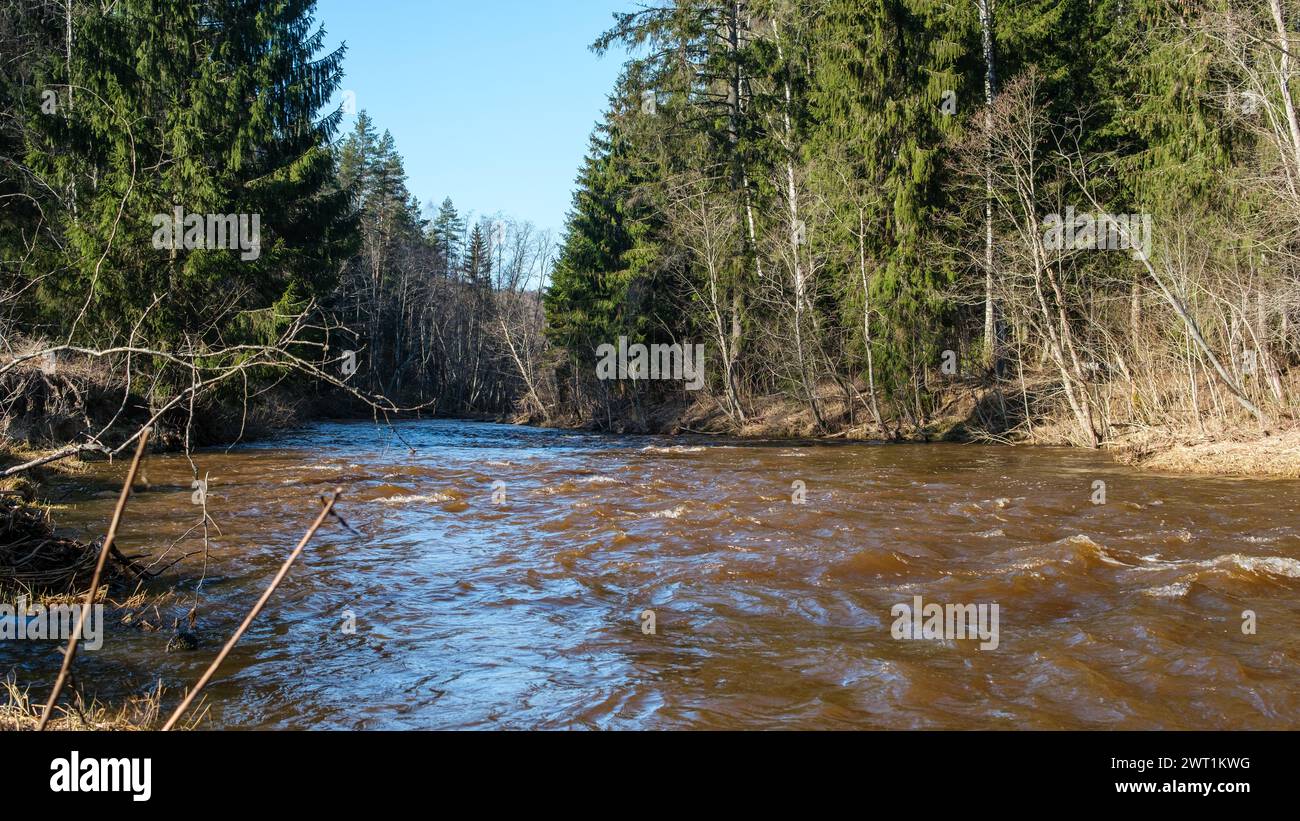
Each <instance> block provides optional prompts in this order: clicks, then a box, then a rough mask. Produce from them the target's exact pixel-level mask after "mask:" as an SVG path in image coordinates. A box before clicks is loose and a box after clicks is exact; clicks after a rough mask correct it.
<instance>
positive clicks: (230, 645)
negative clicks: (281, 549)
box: [163, 487, 343, 732]
mask: <svg viewBox="0 0 1300 821" xmlns="http://www.w3.org/2000/svg"><path fill="white" fill-rule="evenodd" d="M342 492H343V488H339V487H336V488H334V492H333V493H332V494H331V495H330V498H329V500H328V501H326V502H325V505H324V506H323V507H322V508H321V511H320V514H319V515H317V516H316V521H314V522H312V523H311V527H309V528H307V532H306V533H304V534H303V536H302V538H301V539H300V540H299V541H298V545H297V546H296V547H294V549H293V552H292V553H290V554H289V557H288V558H287V559H285V560H284V564H282V565H280V570H279V572H278V573H276V574H275V578H273V579H271V583H270V584H268V585H267V586H266V590H264V591H262V596H261V598H259V599H258V600H257V604H255V605H253V609H252V610H249V611H248V615H247V616H244V621H243V623H241V624H240V625H239V628H238V629H236V630H235V632H234V634H233V635H231V637H230V638H229V640H227V641H226V645H225V646H224V647H222V648H221V652H220V653H217V657H216V658H215V659H213V660H212V664H210V665H208V669H207V670H205V671H204V673H203V675H202V676H201V677H200V678H199V681H198V683H197V684H195V685H194V689H192V690H190V692H189V694H188V695H187V696H185V700H184V701H182V702H181V703H180V706H178V707H177V708H176V711H175V712H173V713H172V714H171V718H169V719H167V723H166V724H164V725H163V732H167V731H168V730H170V729H171V728H172V727H174V726H175V725H176V722H177V720H178V719H180V717H181V715H182V714H183V713H184V712H185V711H186V710H187V709H189V706H190V703H191V702H193V701H194V697H195V696H197V695H198V694H199V691H200V690H202V689H203V688H204V687H205V686H206V685H207V683H208V682H209V681H210V680H211V679H212V676H213V674H215V673H216V672H217V668H218V667H220V666H221V662H223V661H225V660H226V656H228V655H230V651H231V650H233V649H234V647H235V643H236V642H238V641H239V639H240V638H241V637H243V635H244V633H245V632H246V631H247V630H248V628H249V627H250V626H251V625H252V624H253V620H254V619H256V618H257V616H258V614H259V613H261V612H262V608H263V607H265V606H266V603H267V601H269V600H270V598H271V594H272V593H274V592H275V589H276V588H277V587H279V586H280V582H282V581H284V577H285V576H287V575H288V574H289V568H290V567H292V566H293V563H294V562H295V561H296V560H297V559H298V556H300V555H301V554H302V551H303V548H305V547H306V546H307V542H309V541H311V537H312V536H314V535H316V531H317V530H318V529H319V528H320V526H321V523H322V522H324V521H325V517H326V516H328V515H329V514H330V511H331V510H333V509H334V503H335V502H337V501H338V498H339V494H341V493H342Z"/></svg>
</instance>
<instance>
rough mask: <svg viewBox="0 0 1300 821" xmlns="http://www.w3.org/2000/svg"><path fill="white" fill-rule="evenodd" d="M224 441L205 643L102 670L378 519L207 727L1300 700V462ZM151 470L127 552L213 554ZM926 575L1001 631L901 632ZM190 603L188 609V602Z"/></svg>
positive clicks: (1270, 706)
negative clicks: (302, 541)
mask: <svg viewBox="0 0 1300 821" xmlns="http://www.w3.org/2000/svg"><path fill="white" fill-rule="evenodd" d="M193 459H194V463H195V465H196V466H197V469H198V473H199V475H203V474H205V473H206V474H209V475H210V488H209V494H208V507H209V510H210V512H211V514H212V516H213V518H214V519H215V521H216V523H217V524H218V525H219V527H220V535H216V533H215V532H214V533H213V535H212V538H211V545H210V555H209V561H208V567H207V572H206V580H205V581H204V582H203V584H202V586H201V589H200V590H199V593H198V602H199V623H198V627H199V632H200V635H201V636H202V637H203V639H204V644H203V646H201V647H200V649H198V650H196V651H194V652H172V653H168V652H166V651H165V645H166V644H167V640H168V638H169V636H170V630H169V629H166V630H161V631H159V632H155V633H149V632H145V631H143V630H140V629H138V628H133V627H127V626H120V625H119V626H114V627H113V628H112V629H111V632H110V633H109V635H108V637H107V639H106V641H105V646H104V647H103V649H101V650H99V651H98V652H94V653H85V654H83V655H82V656H81V657H80V658H79V659H78V670H79V675H80V680H81V681H82V683H83V686H84V688H85V689H86V690H87V692H88V694H97V695H99V696H100V697H102V698H106V699H119V698H121V697H122V696H124V695H126V694H131V693H138V692H142V691H144V690H146V689H148V688H149V686H150V685H151V684H153V683H155V682H156V681H157V680H158V679H159V678H160V677H161V678H162V679H163V681H164V683H165V684H166V685H167V686H168V687H169V689H171V690H172V691H173V692H179V691H180V690H181V689H183V688H184V687H185V686H187V685H188V684H190V683H192V682H193V681H194V680H195V679H196V678H197V677H198V675H199V674H200V673H201V671H202V670H203V668H204V667H205V666H206V665H207V663H208V662H209V661H210V659H211V658H212V656H213V655H214V654H215V653H216V651H217V649H218V648H219V647H220V644H221V642H222V641H223V640H224V638H225V636H227V635H229V633H230V631H231V630H232V629H233V628H234V627H235V626H236V625H237V624H238V622H239V620H240V619H241V618H242V616H243V614H244V613H245V612H246V611H247V609H248V607H249V606H251V605H252V603H253V601H254V600H255V599H256V597H257V595H258V594H259V593H260V591H261V589H262V587H263V586H264V585H265V583H266V582H267V581H268V580H269V579H270V577H271V576H272V574H273V573H274V572H275V569H276V568H277V567H278V565H279V563H280V562H281V561H282V560H283V558H284V556H285V555H286V554H287V553H288V552H289V550H290V549H291V548H292V546H293V544H294V542H295V541H296V540H297V539H298V538H299V536H300V535H301V534H302V532H303V530H304V529H305V528H306V526H307V524H308V523H309V522H310V521H311V519H312V518H313V516H314V515H315V513H316V512H317V510H318V509H319V501H318V500H319V497H320V496H321V494H323V493H325V492H327V491H328V490H329V489H331V488H333V487H335V486H341V487H343V488H344V496H343V499H342V501H341V502H340V506H339V510H340V511H341V512H342V514H343V516H344V517H345V518H346V520H347V521H348V523H349V524H350V525H351V526H352V527H353V528H354V529H355V530H356V531H357V533H356V534H353V533H349V532H348V531H347V530H345V529H343V528H342V527H340V526H339V525H337V524H330V525H328V526H327V527H326V528H324V529H323V530H322V531H321V533H320V534H319V535H318V536H317V538H316V540H315V541H313V542H312V544H311V545H310V546H309V547H308V549H307V551H306V553H305V554H304V556H303V558H302V559H301V560H300V561H299V563H298V564H297V565H296V566H295V567H294V568H293V570H292V571H291V573H290V576H289V578H288V579H287V580H286V581H285V583H284V585H283V586H282V587H281V588H280V590H279V591H278V592H277V594H276V595H275V597H274V598H273V599H272V601H271V604H270V605H269V606H268V608H267V610H266V612H265V613H264V614H263V616H262V618H261V619H260V620H259V621H258V622H257V623H256V624H255V625H254V627H253V628H252V629H251V630H250V632H249V633H248V634H247V635H246V636H245V638H244V640H243V641H242V643H241V644H240V645H239V646H238V647H237V648H236V649H235V651H234V653H233V654H232V655H231V656H230V658H229V659H228V660H227V661H226V663H225V665H224V666H223V668H222V670H221V672H220V673H219V675H218V678H217V679H216V680H215V681H214V682H213V684H212V685H210V686H209V687H208V689H207V691H206V692H207V694H208V696H209V703H210V708H211V712H210V721H209V725H208V726H213V727H226V728H335V729H338V728H366V729H378V728H384V729H403V728H572V727H588V728H637V729H641V728H778V727H780V728H1008V729H1010V728H1116V729H1118V728H1278V727H1287V728H1296V727H1300V670H1298V668H1297V661H1300V607H1298V606H1297V599H1296V594H1297V592H1300V538H1298V537H1297V525H1300V513H1297V511H1298V510H1300V482H1285V481H1238V480H1227V479H1205V478H1184V477H1168V476H1158V475H1151V474H1146V473H1142V472H1139V471H1135V470H1132V469H1129V468H1125V467H1122V466H1118V465H1116V464H1114V463H1113V462H1112V461H1110V459H1109V458H1107V457H1106V456H1104V455H1100V454H1094V453H1086V452H1079V451H1072V450H1059V449H1032V448H1005V447H975V446H958V445H914V446H895V445H865V444H863V445H854V444H843V445H825V444H822V445H801V444H792V443H747V442H735V441H727V440H708V439H689V438H675V439H667V438H658V437H633V438H612V437H605V436H599V435H594V434H586V433H576V432H561V431H551V430H538V429H530V428H519V427H510V426H501V425H491V424H483V423H473V422H458V421H426V422H411V423H403V424H400V425H398V426H397V427H396V428H395V429H390V428H386V427H377V426H374V425H370V424H351V423H349V424H333V423H331V424H322V425H318V426H314V427H311V428H309V429H307V430H305V431H304V432H302V433H300V434H296V435H294V436H291V437H288V438H284V439H279V440H276V441H274V442H268V443H261V444H256V445H246V446H240V447H237V448H234V449H231V450H229V451H227V450H225V449H219V450H211V451H203V452H200V453H196V454H194V456H193ZM124 468H125V465H123V464H122V463H118V464H117V465H114V466H103V467H100V468H97V469H96V472H95V473H94V474H92V475H91V476H90V477H88V478H87V480H86V481H84V482H79V483H78V484H77V485H76V486H72V487H69V488H67V489H66V491H67V492H68V493H69V494H70V498H80V499H82V501H78V502H77V503H76V504H74V505H73V506H71V507H70V508H68V509H64V510H61V511H59V512H58V514H57V518H58V521H59V523H60V524H61V525H63V526H65V527H67V528H69V529H71V530H73V531H76V530H80V531H81V532H82V533H83V534H85V535H88V536H90V535H98V534H100V533H102V532H103V529H104V527H105V525H106V522H107V519H108V517H109V513H110V512H111V509H112V506H113V503H114V501H115V496H116V489H115V484H116V483H117V482H120V477H121V476H122V474H123V472H124ZM145 474H146V476H147V479H148V481H149V484H150V489H149V490H148V491H145V492H141V493H138V494H137V495H135V496H133V497H132V500H131V502H130V506H129V508H128V515H127V517H126V520H125V523H124V526H123V532H122V536H121V543H122V547H123V550H124V551H125V552H127V553H137V552H146V551H149V552H152V553H154V554H157V553H158V552H159V550H160V548H162V547H164V546H166V545H169V544H172V543H173V542H177V544H176V549H175V550H173V552H172V554H171V555H172V557H173V558H174V557H175V556H176V555H177V553H178V552H179V551H196V550H201V548H202V542H201V539H197V538H196V534H195V533H194V532H192V531H191V528H193V526H194V525H195V524H196V523H197V522H198V520H199V508H198V507H197V506H196V505H194V504H193V503H192V502H193V499H192V495H193V490H192V488H191V480H192V478H193V475H194V473H193V469H192V468H191V466H190V463H189V461H187V459H186V458H185V457H184V456H183V455H155V456H150V457H149V458H148V462H147V465H146V468H145ZM1098 481H1101V482H1104V483H1105V497H1106V498H1105V504H1094V503H1093V500H1094V498H1095V493H1096V487H1097V486H1095V485H1094V483H1095V482H1098ZM796 482H802V483H803V487H805V488H806V501H805V503H803V504H797V503H796V501H795V500H793V499H792V496H794V495H795V491H796V490H797V489H798V488H799V486H798V485H795V483H796ZM498 483H499V484H498ZM494 493H495V501H494ZM87 497H89V498H87ZM187 531H191V532H190V533H189V535H188V536H186V535H185V534H186V533H187ZM177 540H180V541H177ZM202 569H203V557H202V555H194V556H190V557H189V558H188V559H186V560H185V561H183V562H182V563H180V564H179V565H177V566H176V567H174V568H172V569H171V570H170V571H168V572H167V573H165V574H164V575H163V576H162V577H160V578H159V579H158V580H157V581H156V582H155V583H154V588H153V589H155V590H158V589H165V588H166V587H167V586H170V585H173V584H177V583H180V584H182V585H183V587H184V590H183V594H184V595H185V596H187V597H188V596H191V595H192V594H193V589H194V586H195V584H196V582H197V580H198V578H199V576H200V574H201V572H202ZM918 595H919V596H922V597H923V600H924V601H925V602H934V603H940V604H945V603H964V604H981V603H984V604H990V603H996V604H997V605H998V607H999V633H1000V635H999V644H998V647H997V649H996V650H981V649H980V648H979V642H978V641H977V640H951V641H950V640H946V639H945V640H937V641H936V640H910V641H909V640H898V639H895V638H893V637H892V636H891V625H892V624H893V621H894V617H893V616H892V615H891V608H893V607H894V606H895V605H897V604H900V603H911V602H912V601H913V597H914V596H918ZM164 610H166V612H160V613H159V614H158V617H159V619H161V620H162V621H165V623H166V625H168V627H170V625H171V622H172V619H174V618H175V617H176V616H179V615H182V614H183V612H184V607H183V606H181V605H179V604H176V605H172V606H171V607H170V608H164ZM646 610H651V611H653V613H654V617H655V632H654V633H653V634H647V633H646V632H644V630H643V623H642V614H643V612H644V611H646ZM1246 610H1250V611H1253V612H1254V614H1255V618H1256V622H1257V628H1256V632H1255V634H1254V635H1249V634H1245V633H1243V631H1242V624H1243V618H1242V614H1243V611H1246ZM350 616H354V617H355V625H356V629H355V632H347V631H345V630H344V629H343V628H344V626H345V624H346V623H348V622H349V618H350ZM5 644H6V645H8V646H4V645H0V671H8V670H10V669H11V668H15V667H16V668H17V675H18V676H19V678H20V679H21V680H22V681H23V682H25V683H30V684H33V685H34V692H35V693H39V694H43V693H44V692H46V688H47V687H48V685H49V682H50V681H51V680H52V679H53V676H54V673H55V672H56V671H57V667H58V653H59V648H58V647H57V646H53V645H48V644H36V643H24V644H21V645H19V644H17V643H14V642H8V643H5Z"/></svg>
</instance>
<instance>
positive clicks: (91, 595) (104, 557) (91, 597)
mask: <svg viewBox="0 0 1300 821" xmlns="http://www.w3.org/2000/svg"><path fill="white" fill-rule="evenodd" d="M148 442H149V429H148V428H145V429H143V430H142V431H141V432H140V441H139V442H137V443H136V446H135V458H133V459H132V460H131V467H130V468H129V469H128V470H127V472H126V481H124V482H123V483H122V494H121V495H120V496H118V497H117V507H116V508H114V509H113V519H112V521H110V522H109V525H108V535H106V536H105V537H104V544H103V545H101V546H100V548H99V561H98V562H96V563H95V574H94V576H92V577H91V579H90V589H89V590H87V591H86V603H85V604H84V605H82V607H81V612H79V613H78V614H77V626H76V627H75V628H74V629H73V631H72V635H71V636H69V637H68V649H67V650H65V651H64V653H63V666H62V667H60V668H59V677H58V678H57V679H55V681H54V690H53V691H51V692H50V700H49V701H47V702H45V709H44V710H43V711H41V720H40V721H39V722H38V723H37V725H36V731H37V732H40V731H41V730H44V729H45V725H46V724H47V723H48V722H49V720H50V714H51V713H53V712H54V703H55V702H56V701H58V700H59V692H60V691H61V690H63V683H64V682H65V681H67V678H68V671H69V670H70V669H71V668H72V660H73V659H74V658H75V657H76V655H77V642H78V640H80V638H81V631H82V628H83V627H84V626H85V622H86V614H88V613H89V612H90V608H91V607H92V606H93V605H94V603H95V594H96V593H97V592H98V591H99V580H100V577H101V576H102V575H103V574H104V565H105V563H107V562H108V554H109V551H110V550H111V549H112V547H113V539H114V538H115V537H116V536H117V526H118V525H119V524H121V522H122V511H123V510H125V509H126V500H127V499H128V498H130V496H131V486H132V485H133V484H135V474H136V471H138V470H139V469H140V457H142V456H143V455H144V446H145V445H146V444H147V443H148Z"/></svg>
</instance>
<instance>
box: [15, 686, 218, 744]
mask: <svg viewBox="0 0 1300 821" xmlns="http://www.w3.org/2000/svg"><path fill="white" fill-rule="evenodd" d="M163 694H164V690H163V686H162V682H161V681H159V682H158V685H157V686H156V687H154V688H153V689H152V690H150V691H149V692H147V693H145V694H143V695H139V696H135V697H133V698H131V699H129V700H128V701H127V702H126V703H125V704H124V705H122V706H121V707H118V708H116V709H114V708H111V707H109V706H108V705H106V704H103V703H102V702H100V701H99V700H98V699H94V700H92V701H91V702H90V703H89V704H87V703H85V702H84V701H83V700H82V699H81V696H80V694H77V695H76V696H75V698H74V701H73V703H72V704H71V705H68V706H59V707H57V708H55V710H56V713H55V715H54V717H53V718H51V719H50V723H49V724H48V725H47V727H46V729H47V730H79V731H84V730H156V729H158V728H159V727H160V726H161V724H162V722H161V716H160V715H159V713H160V712H161V707H162V700H163ZM0 699H3V701H0V732H11V731H18V730H34V729H36V725H37V722H38V721H39V720H40V717H41V706H42V705H40V704H34V703H33V702H32V698H31V693H30V692H29V691H28V690H27V689H24V688H20V687H19V686H18V684H17V683H16V682H15V681H14V680H13V679H12V678H10V679H6V680H4V681H3V682H0ZM206 714H207V710H206V709H204V710H200V711H198V713H197V714H196V715H195V716H194V718H192V719H191V720H189V721H187V722H186V723H185V725H184V726H183V727H182V729H186V730H192V729H194V728H195V727H196V726H198V724H199V723H200V722H201V721H203V720H204V718H205V717H206Z"/></svg>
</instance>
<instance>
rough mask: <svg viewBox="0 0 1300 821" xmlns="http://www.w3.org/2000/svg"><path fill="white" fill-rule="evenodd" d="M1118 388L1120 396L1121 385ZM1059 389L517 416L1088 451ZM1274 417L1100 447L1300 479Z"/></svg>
mask: <svg viewBox="0 0 1300 821" xmlns="http://www.w3.org/2000/svg"><path fill="white" fill-rule="evenodd" d="M1111 392H1113V393H1115V394H1116V395H1117V396H1119V391H1118V390H1115V389H1114V386H1111ZM1054 395H1055V391H1054V390H1053V388H1052V386H1051V384H1050V383H1048V382H1046V381H1044V382H1040V383H1038V384H1033V385H1032V386H1031V387H1029V388H1027V389H1025V390H1023V391H1017V392H1016V393H1015V394H1005V393H1000V392H997V391H992V390H990V389H989V388H988V387H987V386H985V385H982V384H980V383H978V382H974V381H969V382H954V384H953V385H952V386H950V387H948V388H946V389H944V390H943V391H942V392H941V393H940V395H939V399H938V401H937V403H936V406H937V408H938V410H937V411H936V412H935V413H934V414H933V415H932V416H931V417H929V418H928V419H926V420H925V421H924V423H922V424H898V423H895V424H893V425H889V426H881V425H879V424H876V422H875V421H874V420H873V419H870V418H866V417H867V416H868V414H867V412H865V411H864V410H863V409H862V408H861V407H858V408H857V409H856V411H855V412H850V411H849V403H848V402H846V401H845V400H844V398H843V393H842V391H841V390H840V388H839V386H834V385H826V386H823V388H822V389H821V390H820V391H819V395H818V401H819V409H820V411H821V415H822V420H823V425H822V427H821V428H820V429H819V427H818V425H817V421H816V419H815V417H814V415H813V413H812V411H811V409H810V408H809V407H808V405H807V404H806V403H801V402H796V401H794V400H792V399H789V398H787V397H784V396H769V397H760V398H758V399H755V400H754V401H753V402H752V405H751V409H750V412H749V413H747V415H746V418H745V420H744V422H743V423H741V424H736V423H734V422H733V421H732V419H731V418H729V417H728V415H727V414H726V412H725V411H724V409H723V407H722V406H721V404H720V403H719V402H718V401H717V399H715V398H714V397H712V396H708V395H699V396H696V397H693V398H691V399H690V400H688V401H680V400H675V401H663V402H657V403H653V404H648V405H642V406H640V407H635V406H630V405H629V406H625V407H623V408H622V409H621V412H618V413H613V414H611V415H610V416H609V417H608V418H607V420H604V421H599V422H598V421H596V420H593V419H586V420H581V419H578V418H576V417H575V416H573V415H571V414H567V415H566V414H553V415H550V416H546V417H544V418H531V417H528V418H516V419H514V420H511V421H514V422H516V423H521V424H530V425H539V426H542V427H558V428H568V429H576V430H592V431H607V432H612V433H653V434H663V435H676V434H707V435H719V436H732V437H736V438H740V439H763V440H781V439H790V440H801V441H809V440H811V441H817V440H833V441H862V442H906V443H925V442H962V443H984V444H1004V445H1024V446H1050V447H1080V444H1081V443H1080V442H1079V438H1078V435H1077V431H1076V429H1075V428H1074V424H1073V421H1072V419H1071V418H1069V414H1068V409H1066V408H1064V407H1062V404H1063V403H1061V402H1059V400H1054V398H1053V397H1054ZM1106 398H1107V399H1108V400H1109V399H1113V398H1114V397H1106ZM1119 398H1121V399H1125V400H1127V399H1128V397H1124V396H1120V397H1119ZM1271 422H1272V424H1271V425H1270V426H1269V427H1268V428H1267V429H1265V430H1260V429H1259V427H1258V426H1257V425H1255V424H1254V423H1253V421H1251V420H1246V419H1240V420H1237V423H1235V424H1234V423H1216V422H1214V421H1212V420H1201V421H1200V423H1199V424H1196V425H1193V424H1190V423H1180V422H1177V421H1173V422H1171V421H1168V420H1166V421H1164V422H1163V423H1161V422H1155V421H1151V420H1148V419H1144V418H1142V417H1141V416H1140V415H1139V414H1133V415H1131V416H1129V417H1126V418H1122V419H1116V420H1114V421H1112V423H1111V424H1110V425H1109V427H1108V428H1107V435H1106V436H1105V437H1103V440H1102V442H1101V447H1100V450H1102V451H1103V452H1106V453H1109V454H1111V455H1112V456H1114V457H1115V459H1116V460H1117V461H1119V462H1121V463H1123V464H1126V465H1129V466H1132V467H1136V468H1139V469H1142V470H1150V471H1153V472H1160V473H1175V474H1187V475H1203V476H1226V477H1240V478H1273V479H1297V478H1300V420H1297V419H1296V418H1294V414H1292V415H1290V416H1289V417H1287V418H1282V419H1276V420H1271Z"/></svg>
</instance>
